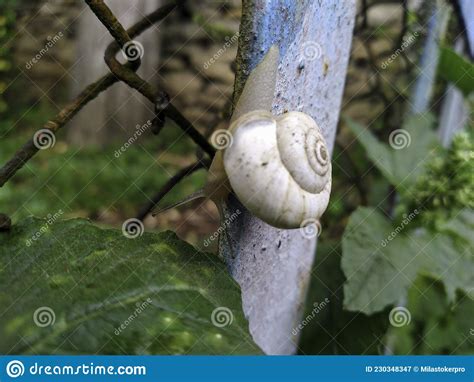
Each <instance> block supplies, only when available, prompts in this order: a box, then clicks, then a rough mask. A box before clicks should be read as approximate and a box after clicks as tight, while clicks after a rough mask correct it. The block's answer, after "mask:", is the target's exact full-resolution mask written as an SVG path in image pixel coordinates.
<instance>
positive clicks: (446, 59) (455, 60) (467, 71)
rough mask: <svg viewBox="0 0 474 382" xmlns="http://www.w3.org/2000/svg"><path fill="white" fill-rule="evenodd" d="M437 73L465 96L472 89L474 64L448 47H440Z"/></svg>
mask: <svg viewBox="0 0 474 382" xmlns="http://www.w3.org/2000/svg"><path fill="white" fill-rule="evenodd" d="M438 72H439V74H440V75H441V76H442V77H443V78H444V79H445V80H447V81H449V82H452V83H453V84H454V85H455V86H456V87H457V88H458V89H459V90H461V91H462V92H463V93H464V95H465V96H468V95H469V94H470V93H472V91H474V65H473V64H472V63H470V62H469V61H468V60H466V59H465V58H464V57H462V56H460V55H459V54H457V53H456V52H455V51H454V50H452V49H450V48H446V47H443V48H441V55H440V59H439V67H438Z"/></svg>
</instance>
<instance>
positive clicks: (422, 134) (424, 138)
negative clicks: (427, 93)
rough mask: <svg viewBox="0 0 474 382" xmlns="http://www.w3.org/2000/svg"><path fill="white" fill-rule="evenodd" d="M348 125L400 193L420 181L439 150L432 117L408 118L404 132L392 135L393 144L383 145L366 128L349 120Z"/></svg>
mask: <svg viewBox="0 0 474 382" xmlns="http://www.w3.org/2000/svg"><path fill="white" fill-rule="evenodd" d="M347 123H348V125H349V127H350V129H351V130H352V132H353V133H354V134H355V136H356V138H357V140H358V141H359V143H360V144H361V145H362V146H363V147H364V149H365V150H366V153H367V156H368V157H369V158H370V159H371V161H372V162H373V163H374V165H375V166H376V167H377V168H378V169H379V170H380V172H381V173H382V174H383V175H384V176H385V177H386V178H387V180H388V181H389V182H390V183H391V184H392V185H394V186H395V187H397V189H398V190H399V191H400V192H404V191H406V190H407V188H408V187H409V186H410V185H411V184H413V183H414V182H415V181H416V180H417V178H418V176H419V175H420V174H421V173H423V171H424V167H425V164H426V163H428V162H429V161H430V160H431V158H433V155H435V154H436V149H437V148H438V147H439V143H438V139H437V137H436V134H435V133H434V131H433V123H434V118H433V116H432V115H430V114H420V115H416V116H412V117H409V118H408V119H407V121H406V122H405V124H404V125H403V128H402V129H400V130H399V131H394V132H393V133H392V135H391V138H389V142H390V141H391V142H392V144H391V145H390V144H386V143H382V142H380V141H379V140H378V139H377V138H376V137H375V136H374V135H373V134H372V133H371V132H370V130H369V129H367V128H366V127H364V126H362V125H360V124H358V123H356V122H354V121H352V120H350V119H347Z"/></svg>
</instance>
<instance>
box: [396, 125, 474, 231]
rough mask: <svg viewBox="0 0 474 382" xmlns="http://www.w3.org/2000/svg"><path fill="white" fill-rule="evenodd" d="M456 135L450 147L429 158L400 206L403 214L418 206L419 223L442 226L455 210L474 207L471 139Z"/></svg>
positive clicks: (472, 141) (473, 142) (473, 169)
mask: <svg viewBox="0 0 474 382" xmlns="http://www.w3.org/2000/svg"><path fill="white" fill-rule="evenodd" d="M473 138H474V137H473V136H472V134H470V135H469V134H468V133H467V132H464V133H460V134H458V135H456V136H455V137H454V139H453V142H452V146H451V147H450V148H449V149H448V150H447V151H445V152H443V153H440V154H439V155H438V156H437V157H435V158H433V159H432V160H431V161H430V162H429V163H428V166H427V168H426V170H425V172H424V173H423V174H422V175H421V176H420V178H419V179H418V180H417V182H416V183H415V184H414V185H413V187H412V188H411V189H410V190H409V192H408V193H407V194H406V195H405V197H404V203H403V204H401V205H400V210H401V211H402V212H403V213H407V212H408V211H413V210H414V209H415V208H420V209H422V211H423V213H422V214H421V219H422V225H424V226H432V227H436V226H439V225H442V224H443V223H444V222H445V221H446V220H447V219H449V218H450V217H451V216H452V215H453V214H454V213H455V212H456V211H459V210H460V209H462V208H464V207H469V208H474V140H473Z"/></svg>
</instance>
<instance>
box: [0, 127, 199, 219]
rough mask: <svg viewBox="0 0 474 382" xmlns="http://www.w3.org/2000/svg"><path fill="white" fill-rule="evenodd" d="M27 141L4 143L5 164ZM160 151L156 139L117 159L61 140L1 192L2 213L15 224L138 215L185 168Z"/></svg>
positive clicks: (193, 184)
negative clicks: (58, 217) (33, 218)
mask: <svg viewBox="0 0 474 382" xmlns="http://www.w3.org/2000/svg"><path fill="white" fill-rule="evenodd" d="M26 136H27V135H25V134H22V135H20V136H19V137H17V138H16V139H14V138H13V137H11V138H8V139H7V140H5V143H2V150H1V151H0V161H1V162H2V163H4V162H5V161H6V160H7V159H8V158H9V157H10V156H11V155H12V154H13V152H14V151H15V150H17V148H18V147H20V145H21V144H22V142H23V141H24V140H25V138H26ZM6 143H8V146H7V144H6ZM154 146H155V144H154V142H153V138H151V140H150V142H136V143H135V144H134V145H132V146H130V147H129V148H128V149H127V151H126V152H125V153H122V155H121V156H120V157H119V158H116V157H115V156H114V152H115V150H116V149H117V148H118V147H116V146H115V145H111V147H109V148H106V149H105V150H104V149H100V148H94V147H91V148H83V149H80V150H78V149H77V148H75V147H72V146H68V145H66V144H65V143H62V142H61V141H60V140H59V137H58V141H57V142H56V145H55V146H54V147H53V148H51V149H48V150H42V151H40V152H39V153H38V154H37V156H36V157H35V158H34V159H33V160H32V161H30V162H29V163H28V164H27V165H26V166H25V168H24V169H23V170H22V171H20V172H19V173H18V174H17V175H16V176H15V178H13V179H12V181H11V182H9V183H7V184H6V185H5V186H4V187H2V188H1V189H0V204H1V205H2V206H3V207H2V212H4V213H7V214H14V215H12V217H13V218H14V219H15V220H18V219H21V218H23V217H26V216H29V215H32V214H33V215H39V216H46V215H48V214H52V213H54V212H55V211H58V210H59V209H63V211H65V213H66V214H76V215H77V214H81V215H83V216H96V215H98V214H100V213H101V212H104V211H112V212H115V211H119V212H120V214H122V216H130V215H132V216H133V214H135V213H136V212H137V210H138V208H139V207H140V206H142V205H143V204H146V203H147V202H148V200H149V198H151V197H152V196H153V195H154V194H155V193H156V192H157V190H158V189H159V188H160V187H161V185H163V184H164V183H165V182H166V181H167V180H168V178H169V174H172V173H174V172H175V171H176V170H177V169H178V168H180V167H182V165H181V166H180V165H179V164H178V163H176V161H177V160H176V158H177V157H176V156H173V154H172V153H169V154H168V155H169V157H170V158H169V159H167V156H166V155H163V154H162V155H160V156H159V157H158V156H157V155H155V154H154V153H155V152H156V149H155V147H154ZM180 160H181V161H182V160H183V158H181V159H180ZM172 162H175V163H176V164H173V163H172ZM204 176H205V174H204V172H198V173H196V174H195V175H193V176H192V177H190V178H188V179H186V180H185V181H184V182H183V184H181V185H180V187H178V188H177V191H176V192H174V193H172V194H170V195H169V197H168V198H167V199H166V200H165V201H164V204H168V203H173V202H175V201H178V200H179V199H180V198H181V197H182V196H183V195H185V194H189V193H191V192H193V191H195V190H196V189H197V188H198V187H199V186H200V185H201V184H202V183H203V181H204Z"/></svg>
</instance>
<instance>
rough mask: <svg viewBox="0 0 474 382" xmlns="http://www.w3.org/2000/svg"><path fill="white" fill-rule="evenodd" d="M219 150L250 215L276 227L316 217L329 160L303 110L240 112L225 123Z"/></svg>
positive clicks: (326, 189)
mask: <svg viewBox="0 0 474 382" xmlns="http://www.w3.org/2000/svg"><path fill="white" fill-rule="evenodd" d="M230 132H231V134H232V138H233V141H232V145H231V146H230V147H228V148H227V149H225V151H224V153H223V161H224V168H225V172H226V174H227V177H228V180H229V182H230V184H231V186H232V189H233V190H234V192H235V194H236V195H237V197H238V198H239V200H240V201H241V202H242V204H243V205H244V206H245V207H246V208H247V209H248V210H250V211H251V212H252V213H253V214H254V215H255V216H257V217H259V218H260V219H262V220H263V221H265V222H266V223H268V224H270V225H272V226H274V227H278V228H299V227H301V226H302V224H304V222H305V221H307V220H308V219H311V220H312V221H313V222H314V221H315V220H316V219H319V218H320V217H321V215H322V214H323V213H324V211H325V210H326V207H327V205H328V202H329V195H330V191H331V161H330V158H329V152H328V150H327V146H326V142H325V140H324V137H323V135H322V133H321V130H320V128H319V127H318V125H317V124H316V122H315V121H314V120H313V119H312V118H311V117H310V116H308V115H307V114H304V113H301V112H289V113H286V114H283V115H281V116H278V117H274V116H273V115H272V114H271V113H270V112H268V111H264V110H257V111H252V112H249V113H247V114H244V115H243V116H241V117H240V118H238V119H237V120H236V121H234V122H233V123H232V125H231V126H230Z"/></svg>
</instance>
